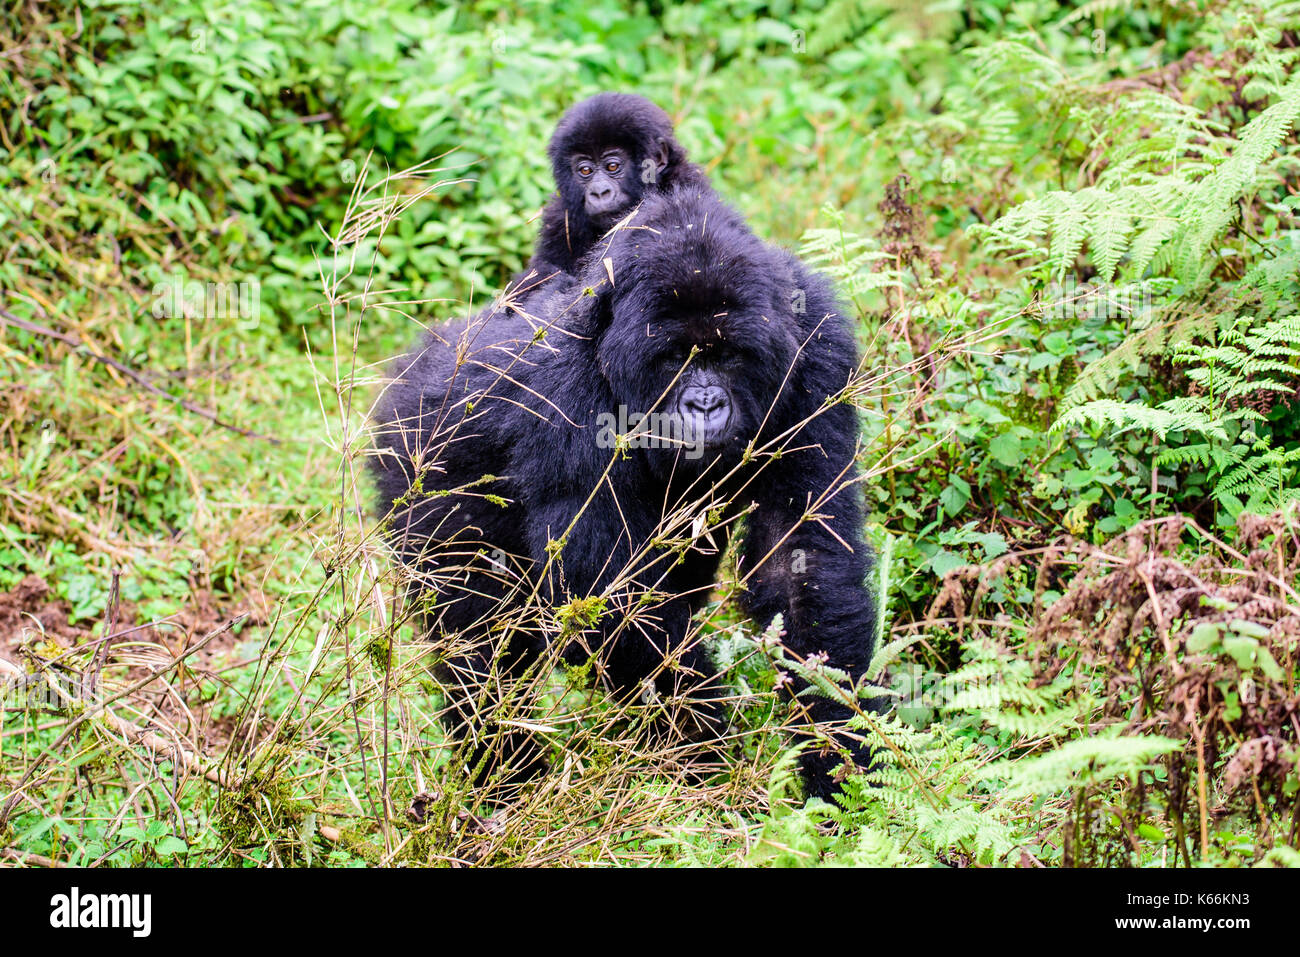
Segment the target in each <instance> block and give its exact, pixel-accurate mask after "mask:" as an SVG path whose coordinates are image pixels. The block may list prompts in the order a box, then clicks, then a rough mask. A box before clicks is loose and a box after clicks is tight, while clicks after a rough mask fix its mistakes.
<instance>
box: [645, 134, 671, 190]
mask: <svg viewBox="0 0 1300 957" xmlns="http://www.w3.org/2000/svg"><path fill="white" fill-rule="evenodd" d="M668 159H669V152H668V141H667V140H666V139H664V138H663V137H662V136H656V137H655V138H654V140H653V141H652V142H651V143H650V144H649V148H648V149H647V150H646V155H645V157H644V158H643V159H642V160H641V169H640V170H639V171H638V172H639V173H640V174H641V182H642V184H644V185H646V186H651V185H657V184H658V183H659V180H660V178H661V177H662V176H663V175H664V171H665V170H666V169H668Z"/></svg>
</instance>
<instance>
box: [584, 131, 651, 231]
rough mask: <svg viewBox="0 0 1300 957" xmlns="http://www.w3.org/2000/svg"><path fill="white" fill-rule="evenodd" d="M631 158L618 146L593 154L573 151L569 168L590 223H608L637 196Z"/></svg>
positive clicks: (627, 208) (635, 200)
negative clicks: (577, 186) (580, 190)
mask: <svg viewBox="0 0 1300 957" xmlns="http://www.w3.org/2000/svg"><path fill="white" fill-rule="evenodd" d="M633 159H634V157H632V156H631V155H630V154H629V153H628V151H627V150H625V149H623V148H622V147H620V146H610V147H607V148H605V149H603V150H600V151H599V152H598V153H597V154H596V155H594V156H593V155H588V154H587V153H586V152H576V153H574V154H572V156H571V157H570V162H569V168H570V169H571V170H572V173H573V177H574V181H575V182H576V183H577V184H578V185H579V186H580V187H581V189H582V198H583V199H582V201H583V208H584V209H585V210H586V213H587V216H588V217H590V219H591V221H592V222H593V223H596V224H597V225H598V226H600V227H602V228H608V227H609V226H612V225H613V224H614V223H615V222H616V221H617V220H618V219H619V218H621V217H622V216H623V215H624V214H625V213H626V212H627V211H628V210H629V209H631V208H632V207H633V206H634V205H635V204H636V203H637V201H638V200H640V199H641V187H640V182H639V180H638V179H637V177H636V175H635V167H634V166H633Z"/></svg>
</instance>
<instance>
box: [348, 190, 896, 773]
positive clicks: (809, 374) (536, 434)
mask: <svg viewBox="0 0 1300 957" xmlns="http://www.w3.org/2000/svg"><path fill="white" fill-rule="evenodd" d="M792 302H798V303H802V304H803V306H804V308H802V309H796V308H794V307H793V306H792ZM528 308H529V311H530V313H531V315H526V314H523V313H522V312H520V311H519V310H517V309H514V308H502V307H496V308H494V309H490V310H488V311H487V312H485V313H482V314H480V315H479V316H477V317H475V318H473V319H471V320H468V321H467V322H462V323H459V324H455V325H451V326H448V327H444V328H443V329H440V330H435V331H434V332H433V333H431V334H430V335H429V336H427V337H426V339H425V340H424V341H423V342H422V344H421V348H420V349H419V350H418V351H416V352H415V353H413V355H412V356H408V357H404V358H403V359H401V360H399V361H398V363H397V365H396V367H395V370H394V376H393V382H392V384H391V385H390V386H389V387H388V389H387V390H386V392H385V394H384V396H383V397H382V399H381V401H380V403H379V405H378V408H377V414H376V419H377V422H378V423H379V425H380V430H379V445H380V449H379V451H378V453H377V454H376V456H375V457H374V458H373V459H372V463H373V468H374V474H375V476H376V478H377V480H378V485H379V488H380V492H381V496H382V508H383V510H384V512H385V513H387V514H388V515H389V516H390V518H389V522H388V524H387V526H386V532H387V534H388V535H389V536H390V540H391V541H392V542H393V544H394V546H395V547H396V549H397V551H398V553H399V555H400V556H401V557H402V559H403V561H404V562H405V563H406V564H407V565H408V566H410V568H411V569H412V570H413V572H414V575H413V577H414V578H415V579H416V580H417V581H418V582H423V583H424V585H423V587H425V588H428V589H431V590H432V592H434V594H432V595H426V601H425V607H426V609H427V611H426V618H425V624H426V626H427V629H428V632H429V634H430V637H431V638H432V639H434V640H435V641H436V640H438V639H439V638H440V637H442V638H443V639H446V640H447V641H448V642H450V640H451V638H452V637H453V636H454V637H455V638H456V640H457V641H460V642H464V641H466V636H469V639H468V640H469V642H470V645H471V647H470V648H469V649H468V650H465V649H464V648H463V647H462V649H461V650H459V651H457V652H455V653H450V654H445V655H444V663H443V672H442V676H443V678H444V679H446V680H448V681H449V682H450V683H451V685H452V686H453V690H452V692H451V702H450V704H451V708H452V710H453V711H454V712H455V718H454V727H453V728H452V731H453V734H455V735H465V734H470V735H472V736H473V737H472V740H473V741H475V742H482V744H480V745H479V746H478V747H477V748H475V749H473V756H472V757H471V758H470V764H471V766H472V767H476V768H478V769H479V770H482V769H485V768H487V767H489V766H491V765H492V764H493V763H494V762H495V761H496V760H497V758H498V757H501V756H504V758H505V760H506V762H507V763H508V764H509V765H510V767H509V768H508V769H507V770H508V771H509V773H512V774H514V775H515V776H516V777H527V776H528V775H530V774H532V773H533V772H534V771H535V770H536V769H537V767H538V766H539V765H540V763H541V760H542V758H541V755H540V749H539V748H538V747H537V746H536V744H535V743H534V742H533V741H532V740H531V739H530V738H529V732H528V731H527V730H519V729H518V725H507V726H504V727H503V726H501V725H497V726H495V727H488V726H485V724H484V719H483V715H484V714H485V713H486V710H490V709H486V710H485V708H484V702H485V701H488V700H489V699H491V698H493V696H494V695H497V694H498V693H499V691H498V689H499V688H500V687H501V686H502V685H503V683H508V681H509V679H510V676H511V675H519V674H520V673H521V671H522V670H523V669H526V668H527V666H528V665H529V664H530V663H531V662H532V661H534V660H536V657H537V655H538V654H539V653H540V652H541V651H542V649H543V648H544V647H545V646H546V645H547V644H548V643H552V642H556V641H562V642H564V643H565V647H564V652H565V655H566V657H567V658H568V659H569V660H570V661H571V662H575V663H577V662H582V661H586V660H588V659H589V658H593V659H594V660H595V661H596V662H598V669H597V670H598V673H599V674H600V675H601V676H602V679H603V681H604V682H605V684H606V686H607V687H608V688H609V690H610V691H611V692H612V693H613V694H614V695H615V696H616V697H617V698H618V699H619V700H621V701H630V700H634V699H635V698H642V699H645V698H646V696H647V695H649V696H650V698H651V699H653V698H655V697H656V696H657V697H658V699H659V700H660V701H661V702H665V703H666V704H667V705H668V707H667V708H666V709H665V712H666V714H668V715H669V716H670V724H671V725H672V728H673V731H674V732H675V733H680V734H683V735H685V736H686V737H688V738H691V739H694V740H701V739H711V738H712V737H714V736H716V735H717V733H718V732H719V731H720V730H721V729H722V728H723V727H724V726H725V724H726V717H725V713H724V708H723V707H722V706H721V705H720V703H719V702H718V701H717V698H718V697H719V696H720V693H721V692H720V689H719V688H718V683H719V682H718V675H717V670H716V668H715V667H714V665H713V664H712V662H710V660H709V658H708V656H707V654H706V653H705V652H704V650H703V649H702V648H701V647H700V646H699V644H698V642H694V643H692V642H691V641H690V640H688V631H689V630H690V629H689V625H690V619H691V615H692V614H693V613H694V612H696V611H697V610H699V609H700V608H701V607H702V605H703V604H704V602H705V600H706V598H707V596H708V593H709V591H710V588H711V587H712V585H713V582H714V576H715V574H716V572H717V567H718V561H719V549H718V548H716V547H713V545H714V544H716V542H715V541H714V539H715V536H716V538H717V539H725V536H726V535H727V534H729V533H730V532H731V531H732V530H733V529H734V528H735V527H736V522H737V519H738V518H739V517H740V516H741V515H742V513H743V514H744V524H745V526H747V532H746V533H745V540H744V542H743V543H742V547H741V550H740V556H741V557H740V561H739V571H740V575H741V577H742V579H743V580H744V583H745V591H744V595H743V597H744V601H745V605H746V607H747V610H748V611H749V613H750V614H752V615H753V617H754V618H755V619H756V620H757V622H758V624H759V625H760V626H761V627H765V626H767V625H768V623H769V622H770V621H771V620H772V618H773V617H774V616H775V615H777V614H781V615H782V616H783V618H784V628H785V635H786V637H785V644H786V646H787V648H789V649H790V650H791V651H793V652H794V653H796V654H798V655H800V656H811V655H824V656H825V661H826V663H827V664H828V665H830V666H831V667H834V668H838V669H842V670H844V671H846V672H848V673H849V675H851V676H852V677H853V678H854V679H855V680H856V679H858V678H859V677H860V676H861V675H862V674H863V672H864V670H865V669H866V667H867V664H868V662H869V660H870V657H871V651H872V644H873V634H872V629H873V624H874V621H875V613H874V602H873V599H872V596H871V594H870V592H869V591H868V589H867V587H866V586H865V584H864V583H865V581H866V578H867V575H868V572H869V568H870V553H869V550H868V547H867V545H866V543H865V542H864V541H863V537H862V524H863V518H862V506H861V502H860V496H859V490H858V486H857V483H856V480H855V473H856V469H855V464H854V455H855V451H856V445H857V438H858V427H857V419H856V415H855V412H854V409H853V408H852V406H851V405H849V404H848V403H847V402H843V401H835V398H834V397H836V396H838V395H839V394H840V393H841V392H842V391H843V390H844V389H845V387H846V385H847V384H848V383H849V380H850V378H851V375H852V372H853V370H854V368H855V364H856V363H855V349H854V343H853V338H852V335H851V333H850V330H849V327H848V324H847V322H846V321H845V320H844V319H843V318H842V317H841V315H840V313H839V310H838V308H837V306H836V303H835V300H834V296H833V293H832V291H831V289H830V288H829V286H828V284H827V283H826V281H825V280H824V279H823V278H822V277H820V276H819V275H817V274H815V273H812V272H811V271H809V270H808V269H806V268H805V267H804V266H803V265H802V264H801V263H799V261H798V260H796V259H795V258H794V257H793V256H791V255H789V254H788V253H786V252H784V251H781V250H778V249H775V248H774V247H769V246H767V245H765V244H764V243H762V242H760V241H759V240H758V239H757V238H756V237H755V236H754V235H753V234H752V233H751V232H750V231H749V229H748V227H747V226H746V225H745V223H744V221H743V220H742V219H741V218H740V217H739V216H738V215H737V214H735V213H734V212H733V211H732V210H731V209H730V208H728V207H727V206H725V205H724V204H723V203H721V202H720V201H719V200H718V199H717V198H716V197H715V196H714V195H713V194H712V193H711V192H709V191H701V190H700V189H698V188H694V187H687V188H678V189H675V190H672V191H670V192H668V193H666V194H661V195H657V196H654V197H652V198H650V199H648V200H647V201H646V203H645V204H643V206H642V207H641V209H640V210H639V211H638V213H637V215H636V217H635V218H634V219H633V220H632V222H631V224H630V225H629V226H627V227H625V228H622V229H618V230H615V231H614V232H613V233H611V234H610V236H609V237H608V239H607V240H606V241H604V242H602V243H601V244H599V246H598V247H597V248H596V249H594V250H593V252H592V254H591V256H590V257H589V258H588V260H587V261H586V262H585V263H583V264H581V268H580V270H579V274H578V275H577V276H574V277H566V278H565V279H564V280H559V281H556V282H555V283H552V284H550V285H549V286H548V287H547V288H544V289H542V290H540V291H539V292H538V293H537V294H536V296H535V297H534V298H532V299H530V301H529V303H528ZM629 432H630V433H633V434H631V435H629ZM533 595H540V598H541V599H542V601H541V605H542V606H543V607H544V608H549V609H563V611H559V612H556V613H554V614H553V615H552V617H551V618H550V620H549V622H545V621H541V620H540V619H539V618H537V617H536V616H535V617H534V618H533V619H531V621H532V624H531V625H527V626H524V625H519V624H518V623H517V622H518V619H517V618H514V619H512V617H511V616H512V614H514V613H515V612H517V611H518V610H519V609H520V608H521V607H524V606H525V605H527V604H528V603H529V602H530V601H532V600H533V599H532V596H533ZM534 604H536V602H534ZM509 622H514V623H509ZM503 623H509V624H503ZM444 647H450V644H447V645H444ZM795 690H798V688H797V687H796V689H795ZM800 700H801V701H802V702H804V703H805V705H806V707H807V708H808V711H809V712H810V715H811V717H812V718H813V719H814V720H817V721H826V720H839V719H843V718H845V717H847V716H848V713H849V711H848V708H847V707H845V706H843V705H840V704H836V703H834V702H832V701H830V700H829V699H826V698H823V697H812V696H804V697H803V698H801V699H800ZM488 724H489V725H490V724H491V720H490V719H489V721H488ZM527 725H528V722H527V721H525V722H524V726H525V727H527ZM512 728H513V729H514V730H512ZM490 739H493V740H494V742H495V743H493V744H491V745H490V746H489V744H488V742H489V740H490ZM837 740H838V743H839V744H840V746H841V747H840V748H839V749H838V750H839V751H840V752H841V753H834V752H833V751H832V749H830V748H823V749H822V750H816V749H811V748H810V749H809V750H807V751H806V752H805V754H804V755H803V765H804V770H805V772H806V776H807V781H808V785H809V789H810V792H811V793H814V794H818V795H827V794H830V793H833V792H834V791H835V789H836V785H835V783H834V780H833V776H834V772H835V770H836V768H837V767H838V766H839V765H840V764H841V754H842V753H843V752H845V751H847V752H848V753H849V754H851V755H852V756H853V757H854V758H855V759H857V760H858V761H859V763H861V764H865V763H866V762H865V758H866V755H865V754H864V753H863V751H862V749H861V748H859V747H857V746H855V745H854V744H853V743H852V741H851V739H850V738H848V737H845V736H842V735H841V736H840V737H839V738H838V739H837ZM489 751H490V752H491V753H489Z"/></svg>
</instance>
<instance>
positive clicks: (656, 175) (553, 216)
mask: <svg viewBox="0 0 1300 957" xmlns="http://www.w3.org/2000/svg"><path fill="white" fill-rule="evenodd" d="M548 152H549V153H550V157H551V169H552V171H553V172H554V174H555V185H556V186H557V188H558V189H559V195H558V196H556V197H554V198H553V199H552V200H551V201H550V202H549V203H548V204H547V206H546V208H545V209H544V210H543V211H542V231H541V234H540V235H539V236H538V238H537V248H536V250H535V251H534V253H533V259H532V262H531V263H530V264H529V266H530V269H531V270H533V271H535V272H536V273H537V275H538V277H539V278H542V279H545V278H547V277H548V276H551V275H552V274H554V273H556V272H563V273H568V272H572V271H573V270H574V268H575V267H576V265H577V263H578V260H580V259H581V258H582V257H583V256H584V255H586V253H587V251H588V250H589V249H591V247H592V246H593V245H594V244H595V242H596V240H597V239H599V238H600V237H601V236H603V235H604V234H605V232H606V231H607V230H608V229H609V228H610V227H611V226H613V225H614V224H615V223H617V222H618V221H619V220H620V219H622V218H623V217H624V216H626V215H627V214H628V213H629V212H631V211H632V208H633V207H634V206H636V204H637V203H639V202H640V201H641V198H642V196H644V195H646V194H648V193H652V192H660V191H664V190H668V189H671V188H672V187H674V186H679V185H681V186H691V185H694V186H698V187H701V188H703V189H707V188H708V185H709V183H708V178H707V177H706V176H705V175H704V173H703V172H701V171H700V169H699V167H697V166H695V165H694V164H693V163H689V162H687V160H686V151H685V150H684V149H682V147H681V145H680V144H678V142H677V140H676V139H675V138H674V137H673V126H672V122H671V121H670V120H669V119H668V114H666V113H665V112H664V111H663V110H661V109H659V107H657V106H655V105H654V104H653V103H651V102H650V101H649V100H647V99H645V98H644V97H640V96H635V95H633V94H631V93H601V94H599V95H597V96H593V97H591V98H590V99H587V100H583V101H582V102H581V103H579V104H577V105H576V106H574V107H572V108H570V110H569V111H568V112H567V113H565V114H564V116H563V117H561V119H560V122H559V123H558V124H557V125H556V127H555V133H554V134H553V135H552V136H551V143H550V147H549V149H548Z"/></svg>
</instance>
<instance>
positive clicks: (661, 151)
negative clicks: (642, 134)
mask: <svg viewBox="0 0 1300 957" xmlns="http://www.w3.org/2000/svg"><path fill="white" fill-rule="evenodd" d="M650 159H652V160H654V161H655V169H656V170H657V171H658V172H659V174H660V175H662V174H663V171H664V170H666V169H667V168H668V141H667V140H666V139H664V138H663V137H662V136H659V137H656V138H655V141H654V143H653V144H652V145H651V147H650Z"/></svg>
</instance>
